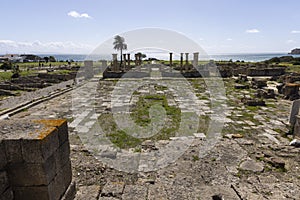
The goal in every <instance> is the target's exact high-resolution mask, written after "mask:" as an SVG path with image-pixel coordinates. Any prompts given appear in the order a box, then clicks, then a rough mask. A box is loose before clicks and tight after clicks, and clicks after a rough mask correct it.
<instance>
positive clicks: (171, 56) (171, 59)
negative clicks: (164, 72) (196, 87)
mask: <svg viewBox="0 0 300 200" xmlns="http://www.w3.org/2000/svg"><path fill="white" fill-rule="evenodd" d="M172 55H173V53H170V71H171V72H172V64H173V63H172Z"/></svg>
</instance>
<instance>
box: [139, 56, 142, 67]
mask: <svg viewBox="0 0 300 200" xmlns="http://www.w3.org/2000/svg"><path fill="white" fill-rule="evenodd" d="M138 61H139V65H142V54H139V55H138Z"/></svg>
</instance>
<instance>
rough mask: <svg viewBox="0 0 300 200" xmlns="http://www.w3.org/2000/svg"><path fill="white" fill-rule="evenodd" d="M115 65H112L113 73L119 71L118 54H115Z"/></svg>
mask: <svg viewBox="0 0 300 200" xmlns="http://www.w3.org/2000/svg"><path fill="white" fill-rule="evenodd" d="M112 56H113V64H112V71H114V72H116V71H118V54H116V53H113V54H112Z"/></svg>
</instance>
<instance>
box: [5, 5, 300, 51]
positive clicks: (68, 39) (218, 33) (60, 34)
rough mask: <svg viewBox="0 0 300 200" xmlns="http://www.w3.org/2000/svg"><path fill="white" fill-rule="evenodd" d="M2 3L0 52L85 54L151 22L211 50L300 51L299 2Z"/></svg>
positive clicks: (149, 25)
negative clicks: (295, 49)
mask: <svg viewBox="0 0 300 200" xmlns="http://www.w3.org/2000/svg"><path fill="white" fill-rule="evenodd" d="M0 3H1V4H0V5H1V11H0V18H1V29H0V54H5V53H67V54H88V53H90V52H92V51H93V50H94V49H95V48H97V47H98V46H99V45H100V44H102V43H103V42H105V41H107V40H108V39H110V38H112V37H114V36H115V35H121V36H122V33H124V32H127V31H131V30H135V29H140V28H151V27H156V28H161V29H167V30H172V31H176V32H179V33H181V34H183V35H185V36H187V37H188V38H190V39H191V40H193V41H195V42H196V43H198V44H199V45H200V46H201V47H202V48H203V49H204V50H205V51H206V52H207V53H208V54H231V53H233V54H234V53H285V52H290V51H291V50H292V49H293V48H296V47H299V48H300V12H299V10H300V1H299V0H184V1H183V0H180V1H179V0H151V1H150V0H127V1H124V0H123V1H120V0H51V1H50V0H26V1H20V0H0ZM125 40H126V38H125ZM175 42H176V41H175Z"/></svg>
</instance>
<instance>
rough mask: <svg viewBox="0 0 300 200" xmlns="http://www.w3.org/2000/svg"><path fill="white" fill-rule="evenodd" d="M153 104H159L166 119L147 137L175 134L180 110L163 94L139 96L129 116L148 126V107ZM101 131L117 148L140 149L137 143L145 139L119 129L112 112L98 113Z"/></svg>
mask: <svg viewBox="0 0 300 200" xmlns="http://www.w3.org/2000/svg"><path fill="white" fill-rule="evenodd" d="M153 105H161V106H162V107H163V108H164V109H165V111H166V116H167V120H166V123H165V125H164V127H163V128H162V129H161V130H160V132H159V133H158V134H156V135H155V136H153V137H151V138H148V139H151V140H155V141H156V140H165V139H168V138H170V137H173V136H175V133H176V131H177V130H178V128H179V125H180V120H181V118H180V117H181V111H180V109H179V108H176V107H174V106H169V105H168V103H167V98H166V96H165V95H145V96H140V97H139V101H138V102H137V104H136V105H135V107H134V108H132V110H131V117H132V119H133V120H134V121H135V123H136V124H138V125H139V126H142V127H145V126H148V125H149V124H150V122H151V119H150V117H149V109H150V107H151V106H153ZM98 120H99V123H100V124H101V127H102V128H103V131H104V132H105V133H106V136H107V137H108V138H109V139H110V141H111V142H112V143H113V144H115V145H116V146H117V147H119V148H124V149H127V148H135V149H136V151H140V150H139V147H138V145H140V144H141V143H142V142H143V141H144V140H146V139H139V138H135V137H132V136H130V135H128V134H126V133H125V132H124V131H123V130H120V129H119V128H118V127H117V125H116V123H115V122H114V119H113V115H112V113H106V114H102V115H100V117H99V118H98Z"/></svg>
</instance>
